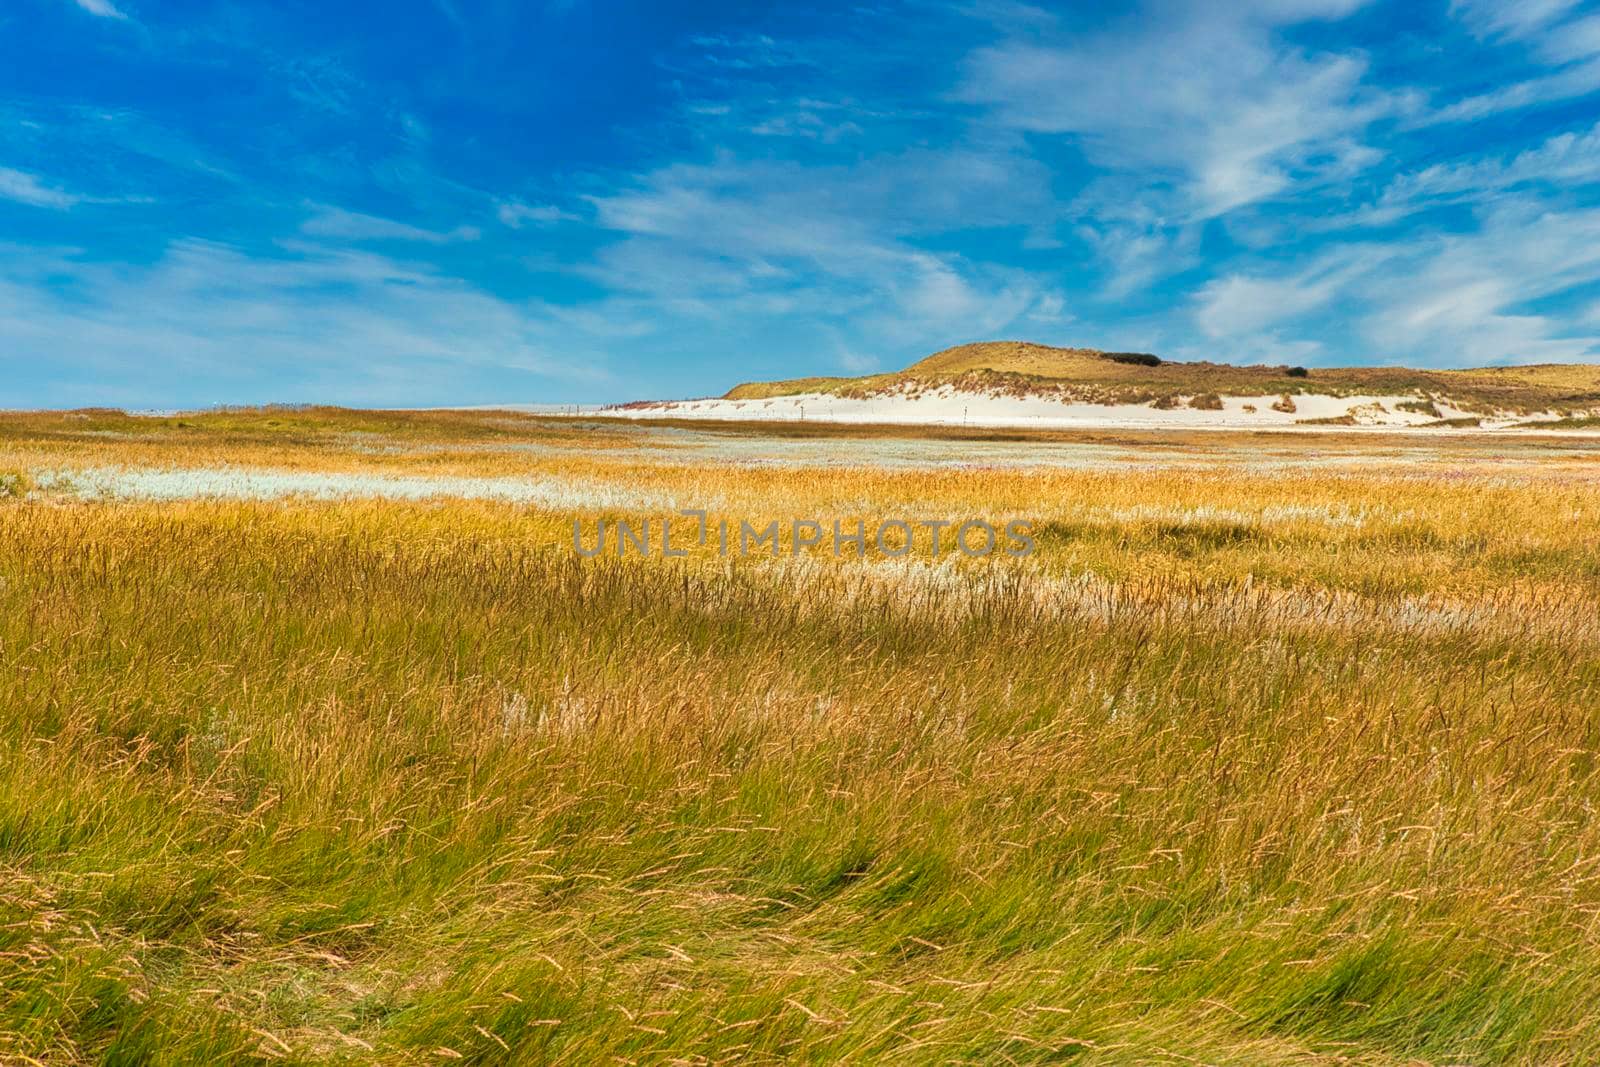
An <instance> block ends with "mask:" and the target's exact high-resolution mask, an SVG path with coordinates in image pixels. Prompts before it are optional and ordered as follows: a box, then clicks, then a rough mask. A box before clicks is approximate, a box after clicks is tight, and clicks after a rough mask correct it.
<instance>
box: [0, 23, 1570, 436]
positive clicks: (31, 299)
mask: <svg viewBox="0 0 1600 1067" xmlns="http://www.w3.org/2000/svg"><path fill="white" fill-rule="evenodd" d="M986 338H1023V339H1031V340H1038V341H1042V342H1046V343H1054V344H1079V345H1092V346H1096V347H1103V348H1115V349H1137V350H1145V351H1154V352H1158V353H1161V354H1162V355H1164V356H1169V357H1173V358H1193V359H1200V358H1209V359H1217V360H1228V361H1234V362H1238V361H1250V362H1253V361H1262V362H1271V363H1284V362H1287V363H1304V364H1309V365H1316V364H1329V363H1400V362H1404V363H1411V364H1418V365H1430V366H1465V365H1477V364H1494V363H1516V362H1541V361H1555V360H1579V359H1595V358H1600V14H1597V13H1596V10H1595V8H1593V7H1589V6H1585V5H1583V4H1579V3H1575V2H1571V0H1524V2H1522V3H1499V2H1494V0H1454V2H1439V3H1430V2H1426V0H1421V2H1415V3H1404V4H1380V3H1361V2H1359V0H1236V2H1229V3H1217V2H1201V0H1192V2H1182V0H1172V2H1159V3H1148V4H1143V5H1133V6H1126V7H1123V8H1121V9H1120V10H1118V11H1116V12H1113V13H1107V12H1106V10H1105V9H1104V8H1103V6H1102V5H1081V6H1080V5H1070V6H1069V5H1049V6H1044V5H1041V6H1032V5H1029V4H1026V3H1019V2H1010V0H950V2H938V0H917V2H909V0H908V2H896V0H863V2H861V3H854V4H841V5H837V6H831V7H830V6H829V5H827V4H818V5H786V4H776V3H731V2H723V3H717V2H696V3H694V4H672V3H662V2H659V0H655V2H642V0H641V2H634V0H627V2H600V0H528V2H524V3H513V2H510V0H483V2H474V0H415V2H408V0H396V2H393V3H385V4H368V3H362V2H356V0H351V2H345V3H338V4H330V3H327V2H326V0H323V2H317V3H302V2H295V0H286V2H277V3H272V4H268V3H246V2H243V0H233V2H226V3H212V2H200V0H161V2H157V0H8V2H7V3H6V5H5V6H4V7H3V8H0V407H19V406H80V405H90V404H96V405H99V404H106V405H116V406H129V407H142V406H168V405H203V404H212V403H242V402H262V401H288V402H294V401H327V402H337V403H349V404H395V405H417V404H447V403H463V404H465V403H493V402H512V401H526V402H539V401H549V402H570V401H594V400H622V399H631V398H639V397H669V396H671V397H676V396H693V395H705V394H711V393H720V392H722V391H723V390H724V389H726V388H727V387H728V386H729V385H731V384H733V383H734V382H736V381H739V380H745V379H752V378H771V377H784V376H796V375H802V374H854V373H862V372H867V371H871V370H878V369H890V368H895V367H898V366H900V365H903V364H904V363H906V362H909V361H911V360H913V359H916V358H919V357H921V356H923V355H925V354H927V353H928V352H930V351H933V350H935V349H937V348H941V347H944V346H946V345H950V344H956V343H961V342H965V341H972V340H981V339H986Z"/></svg>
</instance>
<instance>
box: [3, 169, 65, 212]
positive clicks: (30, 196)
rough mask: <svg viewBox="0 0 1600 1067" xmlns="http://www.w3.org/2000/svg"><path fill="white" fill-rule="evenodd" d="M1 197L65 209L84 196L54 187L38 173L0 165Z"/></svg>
mask: <svg viewBox="0 0 1600 1067" xmlns="http://www.w3.org/2000/svg"><path fill="white" fill-rule="evenodd" d="M0 199H3V200H14V201H16V202H17V203H19V204H31V205H33V206H34V207H47V208H54V209H56V210H58V211H65V210H66V209H67V208H70V207H71V206H72V205H74V204H76V203H78V202H79V201H80V200H82V199H83V198H82V197H80V196H76V195H74V194H72V193H68V192H63V191H62V190H60V189H55V188H52V187H50V186H48V185H46V184H45V183H44V182H42V181H40V180H39V178H38V176H37V175H34V174H29V173H28V172H26V171H21V170H12V169H11V168H10V167H0Z"/></svg>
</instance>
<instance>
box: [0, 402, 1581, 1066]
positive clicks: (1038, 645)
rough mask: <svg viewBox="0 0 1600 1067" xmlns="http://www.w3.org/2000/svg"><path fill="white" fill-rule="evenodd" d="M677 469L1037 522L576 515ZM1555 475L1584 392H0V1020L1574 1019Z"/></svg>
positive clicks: (371, 1056) (785, 1043) (715, 1052)
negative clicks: (1209, 420) (710, 532)
mask: <svg viewBox="0 0 1600 1067" xmlns="http://www.w3.org/2000/svg"><path fill="white" fill-rule="evenodd" d="M680 507H692V508H704V509H706V510H707V511H708V512H709V513H710V514H711V515H712V516H713V517H718V516H721V517H729V518H734V519H736V520H737V519H748V520H751V521H760V522H765V521H768V520H770V519H779V520H783V521H787V520H788V519H789V518H790V517H791V516H795V515H802V516H805V517H808V518H810V517H837V518H841V519H845V520H851V521H853V520H857V519H860V520H862V521H864V522H867V523H869V524H870V523H874V522H875V521H876V520H878V519H880V518H882V517H885V516H893V517H913V516H915V517H929V518H941V519H948V520H953V521H961V520H966V519H971V518H982V519H989V520H998V523H1003V522H1004V521H1006V520H1009V519H1013V518H1017V519H1024V520H1027V521H1028V522H1029V523H1030V524H1031V525H1032V528H1033V530H1034V532H1035V536H1036V541H1037V551H1035V552H1034V553H1033V554H1031V555H1029V556H1027V557H1025V558H1012V557H1007V556H1003V555H999V554H996V555H995V556H992V557H987V558H983V559H969V558H965V557H961V556H958V555H951V554H946V555H945V556H943V557H941V558H939V559H937V560H936V559H934V558H933V557H932V553H931V551H930V550H929V549H930V546H928V545H926V544H924V543H922V542H920V541H918V542H917V543H916V544H915V545H914V546H913V549H914V550H913V551H912V552H911V553H910V554H909V555H907V556H904V557H898V558H887V557H885V556H884V555H883V554H882V553H879V552H877V551H876V550H875V549H874V550H870V551H868V552H867V553H866V555H865V556H864V557H862V558H857V557H853V556H852V557H847V558H844V559H839V558H835V557H834V555H833V554H832V553H831V552H828V551H824V550H807V551H802V552H800V553H798V554H789V553H787V552H785V553H784V554H783V555H780V556H778V557H776V558H774V557H770V556H765V555H761V556H752V557H748V558H728V557H724V556H721V555H719V554H718V553H717V552H716V551H714V549H713V547H712V546H711V545H709V544H708V545H693V546H691V547H690V549H689V554H688V556H687V557H685V558H682V559H662V558H638V557H624V558H618V557H617V556H616V555H615V554H612V553H608V554H605V555H602V556H599V557H596V558H593V559H581V558H578V557H577V555H576V553H574V551H573V547H572V532H571V531H572V523H573V521H574V520H575V519H578V520H581V521H583V522H585V523H588V524H592V523H593V522H594V521H595V520H596V519H597V518H600V517H606V518H611V519H617V518H622V519H632V520H634V521H641V520H643V519H645V518H652V517H659V516H663V515H670V514H672V512H673V511H674V510H675V509H677V508H680ZM591 528H592V525H591ZM1597 530H1600V438H1594V437H1585V436H1579V435H1570V436H1558V435H1548V436H1516V435H1505V436H1499V437H1493V438H1489V437H1484V436H1471V435H1459V436H1455V435H1441V436H1430V437H1426V438H1423V439H1419V438H1417V437H1416V436H1414V435H1413V436H1411V437H1398V436H1385V435H1381V434H1352V435H1349V436H1330V435H1304V436H1300V435H1294V434H1261V435H1252V436H1245V435H1229V434H1221V433H1212V434H1204V433H1196V434H1190V435H1182V434H1161V435H1154V434H1147V435H1139V434H1085V433H1079V434H1071V433H1064V432H1063V433H1052V434H1026V433H1020V432H1019V433H1007V434H1000V433H982V432H976V431H973V432H967V431H959V430H945V431H922V432H918V431H914V430H910V429H906V428H900V429H896V430H885V429H873V428H862V427H852V428H850V429H849V430H843V429H837V428H828V427H825V426H818V425H809V426H805V427H788V428H784V427H774V426H765V427H760V428H755V427H741V426H737V425H728V426H720V427H717V428H715V430H706V429H703V428H696V427H692V426H683V425H670V424H659V425H625V424H617V423H608V422H605V421H603V420H589V421H578V420H565V421H563V420H558V419H541V418H534V417H529V416H519V415H513V414H509V413H495V412H473V413H375V412H341V411H336V410H331V409H310V410H283V409H262V410H246V411H221V412H214V413H208V414H203V415H186V416H171V417H165V418H153V417H150V418H135V417H131V416H126V415H122V414H120V413H115V412H98V411H97V412H75V413H46V414H32V415H20V414H19V415H0V708H3V710H4V714H3V716H0V1062H8V1063H9V1062H15V1063H43V1064H58V1063H65V1064H72V1063H118V1064H133V1063H153V1064H169V1063H170V1064H183V1063H210V1062H236V1061H255V1060H274V1061H283V1062H346V1061H347V1062H351V1063H449V1062H457V1061H465V1062H470V1063H488V1064H492V1063H563V1064H590V1063H640V1064H645V1063H683V1064H699V1063H724V1062H744V1063H775V1062H790V1061H803V1062H877V1061H883V1062H894V1063H930V1064H931V1063H951V1062H966V1063H1047V1062H1048V1063H1057V1062H1068V1061H1072V1062H1085V1063H1130V1064H1131V1063H1157V1062H1172V1063H1180V1062H1181V1063H1195V1062H1206V1063H1256V1064H1278V1063H1297V1064H1299V1063H1305V1064H1313V1063H1369V1064H1402V1063H1407V1064H1409V1063H1434V1064H1460V1063H1473V1064H1488V1063H1528V1064H1533V1063H1538V1064H1546V1063H1585V1062H1594V1061H1595V1060H1597V1059H1600V812H1597V803H1600V777H1597V762H1596V757H1597V755H1600V611H1597V608H1596V604H1597V597H1600V551H1597V549H1596V539H1595V535H1596V531H1597Z"/></svg>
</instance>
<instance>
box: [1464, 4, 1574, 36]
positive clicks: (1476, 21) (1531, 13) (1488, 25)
mask: <svg viewBox="0 0 1600 1067" xmlns="http://www.w3.org/2000/svg"><path fill="white" fill-rule="evenodd" d="M1576 5H1577V0H1451V3H1450V14H1452V15H1454V16H1455V17H1456V18H1458V19H1460V20H1461V21H1462V22H1463V23H1465V24H1466V25H1467V27H1468V28H1469V29H1471V30H1472V32H1473V33H1475V34H1477V35H1478V36H1479V37H1507V38H1511V39H1513V40H1515V39H1518V38H1523V37H1527V36H1529V35H1530V34H1532V33H1533V32H1534V31H1536V30H1539V29H1541V28H1543V27H1544V26H1546V25H1547V24H1549V23H1550V22H1552V21H1554V20H1555V19H1557V18H1559V17H1561V16H1562V15H1565V14H1566V13H1567V12H1568V11H1570V10H1571V9H1572V8H1573V7H1575V6H1576Z"/></svg>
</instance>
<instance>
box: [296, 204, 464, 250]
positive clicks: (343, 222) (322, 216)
mask: <svg viewBox="0 0 1600 1067" xmlns="http://www.w3.org/2000/svg"><path fill="white" fill-rule="evenodd" d="M300 232H301V233H305V234H308V235H310V236H313V237H333V238H339V239H342V240H347V241H415V242H421V243H423V244H435V245H439V244H449V243H451V242H452V241H475V240H477V239H478V238H479V236H481V235H480V233H479V231H478V230H477V229H476V228H474V227H471V226H458V227H456V228H455V229H453V230H449V231H440V230H427V229H423V228H422V227H420V226H411V225H408V224H407V223H404V222H396V221H395V220H393V219H385V218H381V217H379V216H377V215H363V214H361V213H360V212H355V211H345V210H343V209H342V208H336V207H319V208H318V209H317V213H316V214H315V215H313V216H312V217H311V218H309V219H307V220H306V221H305V222H304V223H302V224H301V226H300Z"/></svg>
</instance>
